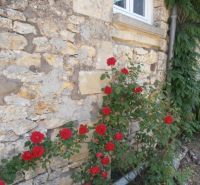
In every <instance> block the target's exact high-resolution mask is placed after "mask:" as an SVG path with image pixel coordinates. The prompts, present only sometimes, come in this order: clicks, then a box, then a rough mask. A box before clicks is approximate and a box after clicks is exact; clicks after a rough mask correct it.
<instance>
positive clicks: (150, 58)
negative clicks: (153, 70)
mask: <svg viewBox="0 0 200 185" xmlns="http://www.w3.org/2000/svg"><path fill="white" fill-rule="evenodd" d="M137 53H138V51H137V50H136V52H135V50H134V55H133V60H134V62H136V63H143V64H145V63H146V64H154V63H156V62H158V54H157V53H156V52H155V51H154V50H151V51H150V52H149V53H147V54H142V55H138V54H137ZM140 53H146V52H140Z"/></svg>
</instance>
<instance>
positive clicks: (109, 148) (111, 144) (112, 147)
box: [105, 141, 115, 151]
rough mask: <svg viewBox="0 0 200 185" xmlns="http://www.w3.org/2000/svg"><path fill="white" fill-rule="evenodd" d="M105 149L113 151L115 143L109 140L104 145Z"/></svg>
mask: <svg viewBox="0 0 200 185" xmlns="http://www.w3.org/2000/svg"><path fill="white" fill-rule="evenodd" d="M105 149H106V151H113V150H114V149H115V144H114V143H113V142H112V141H110V142H108V143H107V144H106V145H105Z"/></svg>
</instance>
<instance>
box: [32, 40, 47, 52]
mask: <svg viewBox="0 0 200 185" xmlns="http://www.w3.org/2000/svg"><path fill="white" fill-rule="evenodd" d="M33 44H35V45H36V48H35V51H36V52H45V51H49V50H50V49H51V45H50V43H49V41H48V39H47V38H46V37H36V38H34V39H33Z"/></svg>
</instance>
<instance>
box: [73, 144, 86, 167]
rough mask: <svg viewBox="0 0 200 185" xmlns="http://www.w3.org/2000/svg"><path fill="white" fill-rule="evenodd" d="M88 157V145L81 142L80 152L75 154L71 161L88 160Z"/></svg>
mask: <svg viewBox="0 0 200 185" xmlns="http://www.w3.org/2000/svg"><path fill="white" fill-rule="evenodd" d="M87 157H88V145H87V144H86V143H85V144H81V148H80V152H79V153H76V154H74V155H73V156H72V157H71V158H70V162H72V163H73V162H78V161H81V160H86V159H87Z"/></svg>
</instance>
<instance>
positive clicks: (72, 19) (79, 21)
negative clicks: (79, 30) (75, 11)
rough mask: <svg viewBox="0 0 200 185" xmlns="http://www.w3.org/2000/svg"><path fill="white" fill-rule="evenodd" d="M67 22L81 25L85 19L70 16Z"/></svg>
mask: <svg viewBox="0 0 200 185" xmlns="http://www.w3.org/2000/svg"><path fill="white" fill-rule="evenodd" d="M68 21H69V22H70V23H72V24H82V23H84V22H85V18H84V17H81V16H76V15H71V16H70V17H69V18H68Z"/></svg>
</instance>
